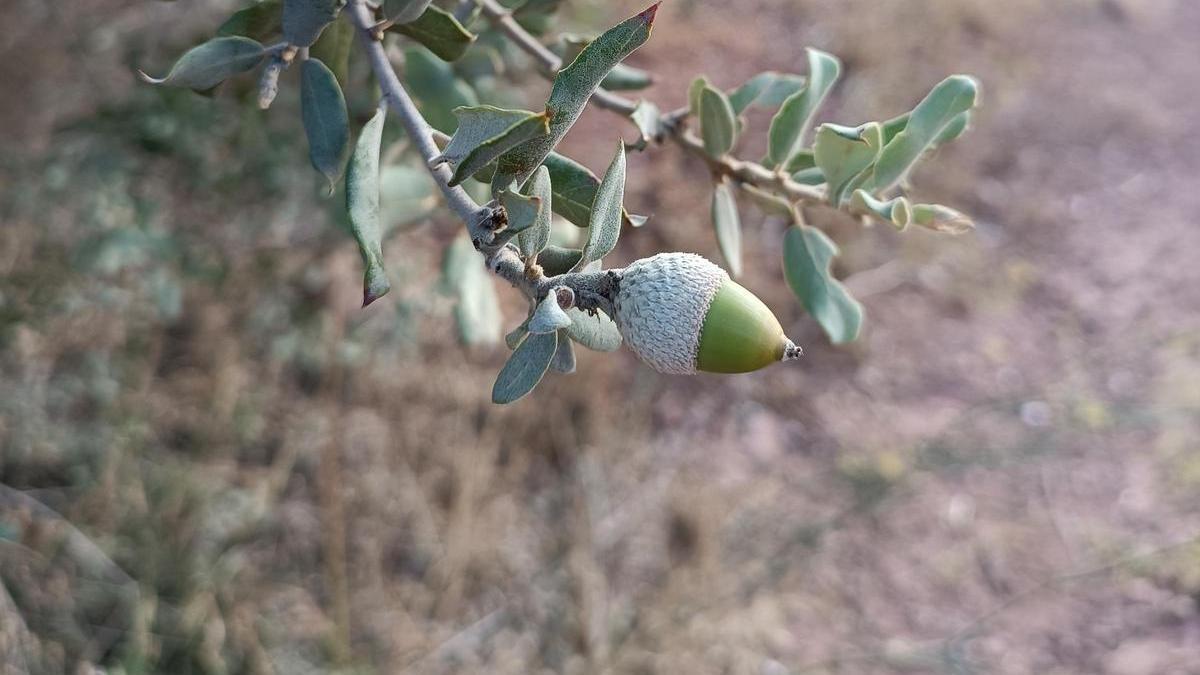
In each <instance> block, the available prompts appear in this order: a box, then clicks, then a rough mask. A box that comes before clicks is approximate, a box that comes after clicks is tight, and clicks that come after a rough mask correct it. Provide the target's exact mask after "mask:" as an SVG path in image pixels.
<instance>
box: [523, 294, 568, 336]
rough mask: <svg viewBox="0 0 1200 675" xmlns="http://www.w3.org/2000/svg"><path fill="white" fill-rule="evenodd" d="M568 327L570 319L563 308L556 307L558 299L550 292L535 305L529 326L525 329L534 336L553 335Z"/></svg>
mask: <svg viewBox="0 0 1200 675" xmlns="http://www.w3.org/2000/svg"><path fill="white" fill-rule="evenodd" d="M570 325H571V317H569V316H567V313H566V312H565V311H563V308H562V307H559V306H558V298H557V297H556V295H555V294H554V293H553V292H551V293H549V294H547V295H546V297H544V298H542V301H541V302H539V303H538V304H537V308H536V309H534V310H533V314H532V315H530V317H529V325H528V326H526V327H525V329H526V330H528V331H529V332H530V333H533V334H534V335H541V334H543V333H553V332H554V331H556V330H559V329H560V328H566V327H567V326H570Z"/></svg>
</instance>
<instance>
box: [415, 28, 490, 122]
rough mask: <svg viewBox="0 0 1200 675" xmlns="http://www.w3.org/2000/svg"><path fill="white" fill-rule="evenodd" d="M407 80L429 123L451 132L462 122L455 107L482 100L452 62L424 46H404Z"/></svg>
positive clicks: (473, 103) (469, 104) (471, 104)
mask: <svg viewBox="0 0 1200 675" xmlns="http://www.w3.org/2000/svg"><path fill="white" fill-rule="evenodd" d="M404 75H405V78H404V84H405V85H407V86H408V88H409V91H410V92H411V93H412V95H413V98H415V99H417V108H419V109H420V111H421V115H423V116H424V117H425V120H426V121H428V122H429V125H430V126H432V127H433V128H434V129H437V130H438V131H441V132H444V133H447V134H451V133H454V130H455V128H456V127H457V126H458V120H457V118H455V117H454V112H453V111H454V109H455V108H459V107H463V106H473V105H476V104H478V103H479V100H478V99H477V98H476V96H475V92H474V91H472V90H471V88H470V87H469V86H467V84H466V83H465V82H463V81H462V80H460V79H458V78H457V77H455V75H454V70H453V69H451V67H450V64H448V63H446V62H445V61H442V60H441V59H439V58H437V57H436V56H434V55H433V52H431V51H429V50H428V49H426V48H424V47H409V48H408V49H405V50H404Z"/></svg>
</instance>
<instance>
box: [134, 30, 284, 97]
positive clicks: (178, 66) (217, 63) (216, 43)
mask: <svg viewBox="0 0 1200 675" xmlns="http://www.w3.org/2000/svg"><path fill="white" fill-rule="evenodd" d="M266 53H267V52H266V50H265V49H264V48H263V46H262V45H261V44H259V43H257V42H255V41H254V40H251V39H250V38H244V37H221V38H216V39H213V40H209V41H208V42H205V43H204V44H202V45H200V46H198V47H193V48H192V49H189V50H188V51H187V52H186V53H185V54H184V55H183V56H181V57H179V60H178V61H176V62H175V65H174V66H172V67H171V72H169V73H167V74H166V76H165V77H162V78H156V77H150V76H149V75H147V74H146V73H144V72H141V71H138V73H139V74H140V75H141V76H142V79H143V80H145V81H146V82H149V83H150V84H162V85H167V86H169V87H184V88H187V89H194V90H195V91H208V90H209V89H212V88H213V87H215V86H217V85H218V84H221V83H222V82H224V81H225V80H226V79H227V78H229V77H232V76H234V75H237V74H238V73H244V72H246V71H247V70H250V69H252V68H254V67H255V66H257V65H258V64H259V63H261V62H262V60H263V58H264V57H265V56H266Z"/></svg>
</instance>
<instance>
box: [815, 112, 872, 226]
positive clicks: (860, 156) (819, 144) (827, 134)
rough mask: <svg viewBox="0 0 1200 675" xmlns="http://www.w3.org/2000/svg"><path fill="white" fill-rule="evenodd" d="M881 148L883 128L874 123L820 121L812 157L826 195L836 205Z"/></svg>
mask: <svg viewBox="0 0 1200 675" xmlns="http://www.w3.org/2000/svg"><path fill="white" fill-rule="evenodd" d="M882 147H883V130H882V129H881V128H880V126H879V123H878V122H868V123H866V124H864V125H862V126H860V127H855V128H851V127H843V126H840V125H837V124H822V125H821V126H820V128H818V129H817V138H816V141H815V142H814V143H813V160H814V161H815V162H816V164H817V167H818V168H820V169H821V174H822V175H823V176H824V177H825V183H826V186H827V187H826V198H827V199H828V200H829V203H830V204H831V205H832V206H835V207H836V206H840V205H841V203H842V200H843V199H845V198H846V197H847V196H848V194H849V193H848V190H847V188H848V187H849V186H850V184H851V183H852V182H853V181H854V179H855V178H856V177H857V176H858V175H859V174H860V173H862V172H863V171H864V170H866V169H868V168H869V167H870V166H871V164H872V163H874V162H875V158H876V157H878V156H879V150H880V148H882Z"/></svg>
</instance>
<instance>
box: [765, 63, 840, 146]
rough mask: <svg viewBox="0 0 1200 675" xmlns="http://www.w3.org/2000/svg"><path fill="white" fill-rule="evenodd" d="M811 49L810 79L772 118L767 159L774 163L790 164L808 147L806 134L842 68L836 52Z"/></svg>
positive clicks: (788, 98) (785, 101)
mask: <svg viewBox="0 0 1200 675" xmlns="http://www.w3.org/2000/svg"><path fill="white" fill-rule="evenodd" d="M807 53H808V81H807V83H806V84H805V86H804V88H803V89H801V90H800V91H797V92H796V93H794V94H792V95H791V96H789V97H787V99H786V100H784V102H783V103H782V104H781V105H780V106H779V112H777V113H775V117H773V118H772V119H771V128H770V130H769V131H768V139H769V140H768V144H767V150H768V152H767V160H768V162H769V163H770V165H771V166H772V167H776V166H781V165H786V164H787V162H788V160H790V159H791V158H792V156H793V155H795V154H796V153H797V152H800V150H801V149H802V148H803V147H804V135H805V133H806V132H807V131H808V128H809V127H810V126H811V125H812V121H813V118H814V117H815V116H816V114H817V109H818V108H819V107H820V106H821V103H822V102H823V101H824V100H825V97H826V96H827V95H828V94H829V90H830V89H832V88H833V84H834V82H836V81H837V78H838V74H839V73H840V72H841V68H842V66H841V63H840V62H839V61H838V60H837V59H836V58H834V57H833V56H831V55H829V54H826V53H825V52H822V51H818V50H816V49H808V50H807Z"/></svg>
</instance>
